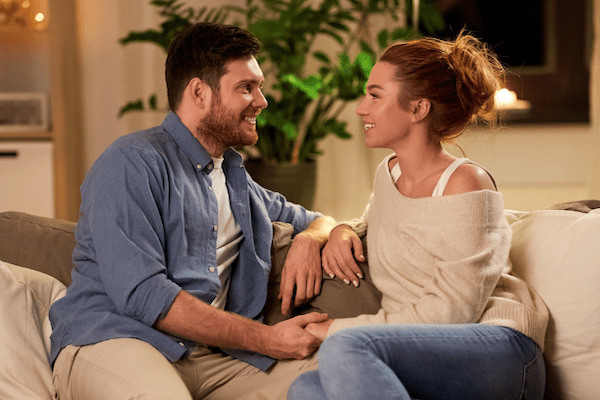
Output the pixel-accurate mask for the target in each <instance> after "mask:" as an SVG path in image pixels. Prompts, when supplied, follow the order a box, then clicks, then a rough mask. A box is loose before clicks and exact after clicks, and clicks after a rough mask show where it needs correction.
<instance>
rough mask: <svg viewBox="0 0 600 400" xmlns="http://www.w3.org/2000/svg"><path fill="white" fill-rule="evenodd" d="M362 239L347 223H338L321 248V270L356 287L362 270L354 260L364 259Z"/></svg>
mask: <svg viewBox="0 0 600 400" xmlns="http://www.w3.org/2000/svg"><path fill="white" fill-rule="evenodd" d="M363 251H364V250H363V245H362V241H361V240H360V238H359V237H358V235H357V234H356V232H354V231H353V230H352V229H351V228H350V227H349V226H348V225H339V226H337V227H336V228H335V229H333V230H332V231H331V234H330V235H329V241H328V242H327V244H326V245H325V247H324V248H323V255H322V258H323V270H324V271H325V273H327V275H329V276H331V277H333V276H337V277H338V278H340V279H341V280H343V281H344V282H345V283H346V284H350V282H352V284H353V285H354V286H357V287H358V284H359V279H362V278H363V275H362V271H361V269H360V267H359V266H358V264H357V263H356V260H358V261H365V260H366V259H365V256H364V255H363Z"/></svg>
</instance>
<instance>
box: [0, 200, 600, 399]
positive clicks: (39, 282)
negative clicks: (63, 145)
mask: <svg viewBox="0 0 600 400" xmlns="http://www.w3.org/2000/svg"><path fill="white" fill-rule="evenodd" d="M505 214H506V218H507V220H508V221H509V223H510V224H511V227H512V231H513V241H512V249H511V260H512V262H513V266H514V271H515V273H516V274H517V275H519V276H521V277H522V278H523V279H524V280H525V281H526V282H528V283H529V285H530V286H531V287H533V288H534V289H535V290H536V291H537V292H538V293H539V294H540V295H541V296H542V298H543V299H544V301H545V302H546V305H547V306H548V309H549V311H550V322H549V326H548V331H547V335H546V344H545V350H544V357H545V360H546V369H547V385H546V395H545V398H546V399H573V400H574V399H577V400H596V399H600V386H599V385H598V384H597V381H598V378H599V377H600V201H597V200H589V201H578V202H572V203H563V204H560V205H557V206H554V207H552V208H551V209H546V210H538V211H531V212H519V211H513V210H506V212H505ZM75 226H76V224H75V223H73V222H68V221H63V220H58V219H51V218H44V217H40V216H35V215H30V214H26V213H21V212H3V213H0V238H1V240H0V275H1V276H0V299H1V301H2V308H1V312H0V398H1V399H19V400H21V399H51V398H52V377H51V370H50V365H49V363H48V359H47V355H48V352H49V347H50V339H49V337H50V334H51V326H50V322H49V319H48V310H49V308H50V305H51V304H52V302H54V301H56V300H57V299H59V298H60V297H62V296H64V295H65V293H66V287H67V286H68V285H69V284H70V282H71V276H70V270H71V268H72V267H73V264H72V261H71V252H72V250H73V247H74V245H75V239H74V230H75ZM290 242H291V229H290V228H289V227H287V226H285V224H280V225H278V224H274V242H273V250H272V257H273V265H274V268H273V271H272V274H271V278H270V281H269V282H270V283H269V285H270V289H269V298H268V301H267V306H266V307H265V310H263V311H264V313H265V322H267V323H276V322H278V320H280V319H281V318H282V317H281V315H280V313H279V312H278V303H277V301H276V297H277V287H278V285H277V274H278V273H279V272H280V269H281V266H282V261H281V260H283V259H284V258H285V254H286V252H287V248H289V244H290ZM363 266H364V267H365V270H366V271H367V273H368V268H367V267H366V265H363ZM278 271H279V272H278ZM325 278H326V279H327V278H328V277H325ZM365 278H366V279H365V283H364V284H361V286H360V287H359V288H360V292H359V291H353V290H348V288H349V287H348V286H346V285H344V284H342V283H339V279H333V280H328V281H326V282H324V283H323V291H322V294H321V295H320V296H319V297H317V298H316V299H315V301H314V302H312V303H310V304H309V306H308V307H305V309H304V310H296V311H297V312H306V311H311V310H322V311H327V312H328V313H330V315H332V316H333V317H344V316H350V315H348V314H347V313H348V312H351V313H374V312H376V310H377V308H378V305H377V304H378V300H379V298H378V292H377V291H376V289H374V288H373V287H372V285H371V284H370V283H368V282H369V279H368V276H366V277H365ZM352 289H354V288H353V287H352ZM349 293H350V294H349ZM353 296H354V297H353ZM332 297H334V298H335V299H336V301H335V302H333V303H335V304H334V305H333V309H322V308H321V307H322V304H324V303H332V301H331V298H332ZM358 298H360V299H361V300H360V301H358V300H357V299H358ZM348 305H352V307H348Z"/></svg>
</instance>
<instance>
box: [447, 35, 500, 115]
mask: <svg viewBox="0 0 600 400" xmlns="http://www.w3.org/2000/svg"><path fill="white" fill-rule="evenodd" d="M447 57H448V58H447V61H448V65H449V67H450V69H451V70H452V71H454V74H455V76H456V90H457V94H458V96H459V99H460V101H461V103H462V104H470V105H471V106H472V107H473V114H475V115H479V116H482V117H486V116H488V115H490V114H491V113H493V112H494V109H495V104H494V97H495V96H494V95H495V93H496V91H497V90H499V89H501V82H502V81H503V76H504V68H503V66H502V64H501V63H500V61H498V59H497V57H496V56H495V54H494V53H493V52H492V51H491V50H490V48H489V46H488V45H486V44H485V43H483V42H481V41H480V40H479V39H477V38H476V37H474V36H472V35H470V34H467V33H465V32H464V30H463V31H461V33H460V34H459V35H458V37H457V38H456V40H455V41H454V42H450V43H449V48H448V55H447Z"/></svg>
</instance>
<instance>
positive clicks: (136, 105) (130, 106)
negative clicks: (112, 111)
mask: <svg viewBox="0 0 600 400" xmlns="http://www.w3.org/2000/svg"><path fill="white" fill-rule="evenodd" d="M143 110H144V102H143V101H142V99H139V100H136V101H130V102H129V103H127V104H125V105H124V106H123V107H121V109H120V110H119V117H122V116H123V115H124V114H127V113H128V112H131V111H143Z"/></svg>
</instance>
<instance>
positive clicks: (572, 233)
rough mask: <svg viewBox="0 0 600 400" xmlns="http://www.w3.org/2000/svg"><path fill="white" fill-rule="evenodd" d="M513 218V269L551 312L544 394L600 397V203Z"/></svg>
mask: <svg viewBox="0 0 600 400" xmlns="http://www.w3.org/2000/svg"><path fill="white" fill-rule="evenodd" d="M515 219H516V221H515V222H513V223H512V224H511V227H512V230H513V241H512V249H511V260H512V262H513V266H514V271H515V273H516V274H517V275H518V276H520V277H521V278H523V279H524V280H525V281H526V282H527V283H528V284H529V285H531V286H532V287H533V288H534V289H535V291H536V292H537V293H538V294H539V295H540V296H541V297H542V299H543V300H544V302H545V303H546V306H547V307H548V310H549V312H550V319H549V323H548V330H547V333H546V341H545V349H544V358H545V360H546V371H547V381H546V396H545V398H546V399H565V400H566V399H577V400H595V399H600V385H598V379H597V378H598V377H599V376H600V209H597V210H594V211H590V212H589V213H587V214H586V213H580V212H575V211H564V210H541V211H533V212H529V213H523V214H521V215H517V216H516V218H515ZM509 220H510V218H509Z"/></svg>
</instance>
